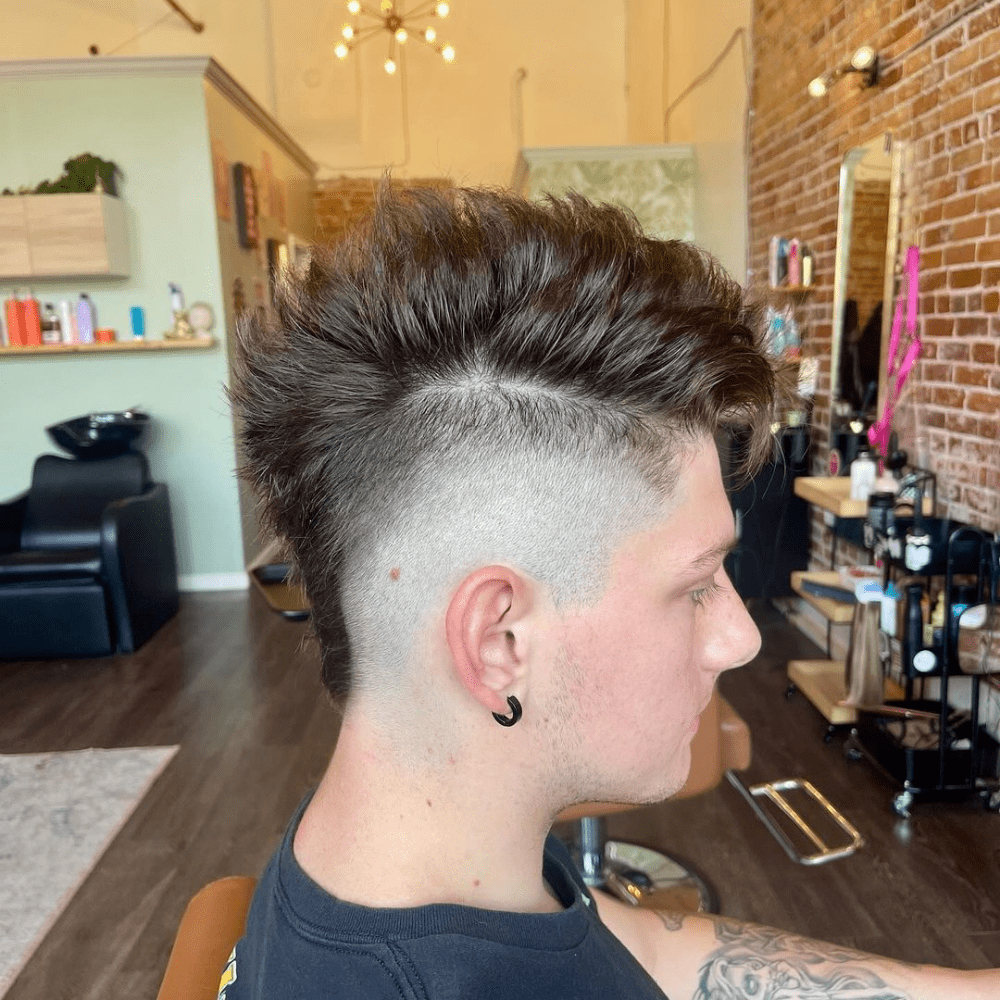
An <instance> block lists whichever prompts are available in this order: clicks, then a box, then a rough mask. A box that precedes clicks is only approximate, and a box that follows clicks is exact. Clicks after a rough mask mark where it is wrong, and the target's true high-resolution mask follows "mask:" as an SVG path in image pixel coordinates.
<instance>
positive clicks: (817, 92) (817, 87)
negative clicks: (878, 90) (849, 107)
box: [808, 45, 878, 97]
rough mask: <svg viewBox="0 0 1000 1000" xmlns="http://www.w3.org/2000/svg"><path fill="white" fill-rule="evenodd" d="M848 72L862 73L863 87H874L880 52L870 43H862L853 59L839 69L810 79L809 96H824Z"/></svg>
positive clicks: (876, 80) (876, 81)
mask: <svg viewBox="0 0 1000 1000" xmlns="http://www.w3.org/2000/svg"><path fill="white" fill-rule="evenodd" d="M848 73H860V74H861V88H862V89H863V90H864V89H867V88H868V87H874V86H875V84H876V83H878V53H877V52H876V51H875V50H874V49H873V48H872V47H871V46H870V45H862V46H861V48H860V49H858V50H857V51H856V52H855V53H854V55H853V56H851V61H850V62H847V63H844V65H843V66H840V67H839V68H837V69H832V70H830V71H829V72H828V73H824V74H823V75H822V76H817V77H815V78H814V79H812V80H810V81H809V87H808V90H809V96H810V97H822V96H823V95H824V94H825V93H826V92H827V91H828V90H829V89H830V87H832V86H833V84H835V83H836V82H837V81H838V80H839V79H840V78H841V77H844V76H847V74H848Z"/></svg>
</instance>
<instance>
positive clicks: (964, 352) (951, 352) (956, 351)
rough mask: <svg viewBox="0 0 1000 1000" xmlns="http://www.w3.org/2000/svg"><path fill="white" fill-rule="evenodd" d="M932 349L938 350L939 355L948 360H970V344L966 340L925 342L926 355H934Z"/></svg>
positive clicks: (937, 354)
mask: <svg viewBox="0 0 1000 1000" xmlns="http://www.w3.org/2000/svg"><path fill="white" fill-rule="evenodd" d="M931 351H936V356H937V357H939V358H943V359H945V360H948V361H968V360H969V344H968V342H967V341H964V340H944V341H940V342H939V343H936V344H935V343H934V342H933V341H931V342H930V343H929V344H924V356H925V357H934V356H935V354H931V353H930V352H931Z"/></svg>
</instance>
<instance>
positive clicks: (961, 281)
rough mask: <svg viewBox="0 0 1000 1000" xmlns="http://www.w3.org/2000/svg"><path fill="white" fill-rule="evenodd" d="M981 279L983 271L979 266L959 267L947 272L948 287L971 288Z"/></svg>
mask: <svg viewBox="0 0 1000 1000" xmlns="http://www.w3.org/2000/svg"><path fill="white" fill-rule="evenodd" d="M982 280H983V271H982V268H979V267H968V268H960V269H958V270H955V271H951V272H949V274H948V287H949V288H973V287H975V286H976V285H978V284H980V283H981V282H982Z"/></svg>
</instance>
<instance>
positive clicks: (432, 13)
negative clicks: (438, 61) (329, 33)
mask: <svg viewBox="0 0 1000 1000" xmlns="http://www.w3.org/2000/svg"><path fill="white" fill-rule="evenodd" d="M450 9H451V8H450V7H449V5H448V4H447V3H444V2H443V0H442V2H438V0H428V2H426V3H418V4H417V6H416V8H415V9H414V10H412V11H409V12H405V13H404V11H403V10H402V9H401V7H400V6H399V4H397V3H396V0H381V3H379V9H378V10H375V9H374V8H373V7H370V6H368V5H367V4H364V3H362V2H361V0H350V2H349V3H348V4H347V10H348V12H349V13H350V14H351V16H352V17H355V18H362V19H364V18H368V19H369V21H368V22H365V21H363V20H362V21H361V22H358V23H351V22H348V23H347V24H345V25H344V27H343V29H342V30H341V32H340V33H341V35H342V36H343V41H341V42H338V43H337V44H336V46H334V49H333V51H334V54H335V55H336V56H337V58H338V59H346V58H347V56H348V53H350V52H351V50H352V49H355V48H357V47H358V46H359V45H361V44H362V43H363V42H367V41H369V40H370V39H372V38H377V37H378V36H379V34H380V32H383V31H384V32H386V33H387V34H388V36H389V53H388V55H387V56H386V59H385V62H384V63H382V68H383V69H384V70H385V71H386V73H388V74H389V75H390V76H391V75H392V74H393V73H395V72H396V68H397V66H398V61H399V60H398V57H399V47H400V46H401V45H405V44H406V42H407V41H408V40H409V39H410V38H419V39H420V41H422V42H423V43H424V44H425V45H429V46H430V47H431V48H432V49H434V51H435V52H437V53H438V55H440V56H441V58H442V59H443V60H444V61H445V62H446V63H450V62H454V61H455V47H454V46H453V45H449V44H439V43H438V33H437V28H435V27H434V25H433V23H430V24H418V23H417V22H420V21H426V20H427V19H428V18H430V19H432V21H433V19H434V18H445V17H447V16H448V13H449V11H450ZM372 22H374V23H372Z"/></svg>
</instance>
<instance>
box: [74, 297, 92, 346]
mask: <svg viewBox="0 0 1000 1000" xmlns="http://www.w3.org/2000/svg"><path fill="white" fill-rule="evenodd" d="M76 339H77V340H78V341H79V342H80V343H81V344H92V343H93V342H94V304H93V303H92V302H91V301H90V297H89V296H88V295H87V293H86V292H81V293H80V298H79V300H78V301H77V303H76Z"/></svg>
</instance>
